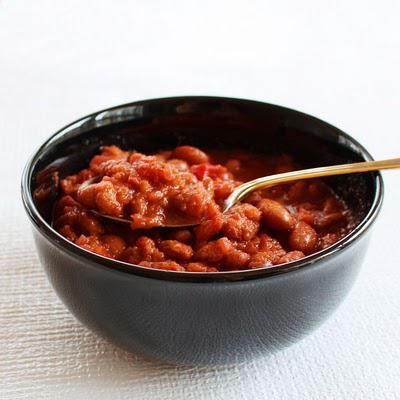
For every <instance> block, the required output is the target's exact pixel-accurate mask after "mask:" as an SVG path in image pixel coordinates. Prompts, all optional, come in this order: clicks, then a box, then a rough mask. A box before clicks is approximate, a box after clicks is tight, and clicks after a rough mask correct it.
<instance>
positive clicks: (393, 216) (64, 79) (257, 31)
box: [0, 0, 400, 400]
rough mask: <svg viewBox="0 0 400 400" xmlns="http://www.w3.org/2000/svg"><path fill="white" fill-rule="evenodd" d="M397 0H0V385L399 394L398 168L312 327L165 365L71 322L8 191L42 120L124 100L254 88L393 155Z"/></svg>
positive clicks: (46, 128) (91, 392)
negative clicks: (347, 279) (193, 364)
mask: <svg viewBox="0 0 400 400" xmlns="http://www.w3.org/2000/svg"><path fill="white" fill-rule="evenodd" d="M399 20H400V2H399V1H398V0H393V1H387V0H384V1H380V2H377V1H365V0H364V1H355V0H353V1H348V0H346V1H335V2H325V1H318V0H314V1H313V0H307V1H291V2H290V1H266V0H264V1H246V2H245V1H242V2H235V1H216V0H214V1H207V0H203V1H189V0H186V1H164V2H163V1H157V0H147V1H144V0H142V1H140V0H136V1H94V0H93V1H88V0H86V1H85V0H74V1H68V0H67V1H59V2H55V1H50V0H48V1H43V0H35V1H28V0H26V1H22V0H14V1H11V0H0V141H1V142H0V152H1V156H0V171H1V172H0V174H1V177H0V178H1V179H0V185H1V186H0V188H1V189H0V190H1V195H0V196H1V197H0V198H1V200H0V398H1V399H36V398H37V399H39V398H40V399H76V398H84V399H91V398H96V399H113V400H114V399H128V398H129V399H133V398H135V399H136V398H137V399H163V400H166V399H189V400H190V399H225V398H227V399H266V398H268V399H307V400H308V399H318V400H319V399H350V398H351V399H397V398H400V333H399V332H400V312H399V311H400V293H399V282H400V265H399V264H400V255H399V230H398V226H399V224H400V216H399V214H398V205H399V202H400V189H399V187H400V175H399V172H397V171H393V172H387V173H385V183H386V199H385V204H384V209H383V212H382V214H381V215H380V218H379V220H378V222H377V224H376V227H375V230H374V235H373V238H372V241H371V245H370V250H369V253H368V255H367V261H366V262H365V264H364V267H363V269H362V272H361V274H360V276H359V279H358V281H357V283H356V285H355V287H354V289H353V291H352V292H351V294H350V295H349V297H348V298H347V299H346V301H345V302H344V304H343V305H342V307H341V308H340V309H339V310H338V311H337V312H336V314H335V315H334V316H333V317H332V318H331V319H330V320H329V321H328V322H327V323H325V324H324V325H323V326H322V327H321V328H320V329H319V330H318V331H316V332H315V333H314V334H313V335H311V336H310V337H308V338H306V339H305V340H303V341H302V342H301V343H298V344H296V345H294V346H292V347H291V348H289V349H287V350H285V351H282V352H281V353H279V354H276V355H275V356H273V357H271V358H269V359H261V360H257V361H254V362H251V363H247V364H241V365H234V366H227V367H219V368H189V367H174V366H167V365H164V364H160V363H157V362H151V361H147V360H143V359H141V358H139V357H136V356H134V355H130V354H127V353H125V352H123V351H121V350H119V349H117V348H115V347H114V346H113V345H111V344H109V343H108V342H106V341H104V340H103V339H100V338H98V337H97V336H95V335H94V334H92V333H91V332H89V331H88V330H87V329H86V328H85V327H83V326H82V325H81V324H80V323H78V322H77V321H76V320H75V319H74V318H73V317H72V316H71V315H70V314H69V313H68V312H67V311H66V310H65V308H64V307H63V305H62V304H61V302H60V301H59V300H58V299H57V297H56V296H55V294H54V293H53V291H52V289H51V288H50V287H49V285H48V283H47V280H46V278H45V276H44V273H43V271H42V269H41V267H40V265H39V262H38V260H37V258H36V253H35V250H34V247H33V244H32V239H31V234H30V228H29V223H28V222H27V218H26V217H25V215H24V212H23V210H22V207H21V204H20V203H21V202H20V198H19V177H20V173H21V169H22V167H23V165H24V163H25V161H26V160H27V157H28V155H29V154H30V153H32V151H33V150H34V148H36V147H37V146H38V145H39V144H40V143H41V142H42V141H43V140H44V139H45V138H46V137H47V136H49V135H50V134H51V133H52V132H54V131H55V130H57V129H58V128H60V127H61V126H63V125H64V124H66V123H68V122H70V121H71V120H74V119H77V118H78V117H80V116H83V115H85V114H87V113H90V112H93V111H96V110H98V109H101V108H104V107H108V106H112V105H117V104H120V103H124V102H128V101H133V100H138V99H143V98H151V97H162V96H172V95H184V94H205V95H224V96H237V97H245V98H253V99H258V100H263V101H267V102H272V103H277V104H282V105H286V106H289V107H292V108H295V109H299V110H301V111H305V112H307V113H310V114H313V115H316V116H318V117H320V118H322V119H324V120H327V121H329V122H331V123H332V124H334V125H336V126H338V127H340V128H341V129H343V130H345V131H347V132H349V133H350V134H352V135H353V136H354V137H356V138H357V139H358V140H360V141H361V142H362V143H363V144H364V145H365V146H366V147H367V148H368V149H369V150H370V151H371V152H372V154H373V155H374V156H375V157H376V158H384V157H394V156H399V155H400V144H399V139H398V137H399V134H400V130H399V126H398V125H399V124H398V121H399V115H400V79H399V75H400V51H399V50H400V31H399V30H400V28H399Z"/></svg>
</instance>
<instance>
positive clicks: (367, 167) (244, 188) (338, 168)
mask: <svg viewBox="0 0 400 400" xmlns="http://www.w3.org/2000/svg"><path fill="white" fill-rule="evenodd" d="M392 168H400V158H392V159H389V160H380V161H364V162H359V163H350V164H339V165H330V166H327V167H318V168H310V169H303V170H300V171H292V172H285V173H283V174H276V175H269V176H264V177H262V178H257V179H254V180H252V181H249V182H246V183H243V184H242V185H240V186H238V187H237V188H236V189H235V190H234V191H233V192H232V193H231V194H230V196H229V197H228V198H227V199H226V200H225V204H224V211H226V210H228V209H229V208H231V207H232V206H233V205H234V204H235V203H237V202H238V201H239V200H241V199H242V198H243V197H245V196H246V195H247V194H249V193H250V192H252V191H254V190H257V189H265V188H267V187H269V186H274V185H279V184H282V183H287V182H293V181H297V180H299V179H311V178H320V177H323V176H332V175H344V174H353V173H356V172H368V171H377V170H381V169H392Z"/></svg>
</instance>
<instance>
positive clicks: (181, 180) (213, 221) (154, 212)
mask: <svg viewBox="0 0 400 400" xmlns="http://www.w3.org/2000/svg"><path fill="white" fill-rule="evenodd" d="M297 168H298V166H296V164H295V163H294V162H293V160H292V159H291V158H290V157H289V156H287V155H283V156H266V155H258V154H253V153H249V152H245V151H209V152H204V151H202V150H200V149H198V148H195V147H192V146H179V147H177V148H175V149H173V150H172V151H162V152H159V153H157V154H153V155H145V154H142V153H139V152H127V151H124V150H122V149H120V148H118V147H116V146H105V147H103V148H101V151H100V154H98V155H95V156H94V157H93V158H92V159H91V161H90V163H89V165H88V168H87V169H84V170H82V171H80V172H78V173H77V174H74V175H71V176H67V177H66V178H64V179H62V180H61V182H60V187H61V192H62V194H61V196H60V197H59V199H58V200H57V203H56V205H55V218H54V226H55V228H56V229H57V230H58V231H59V232H60V233H61V234H62V235H63V236H65V237H66V238H67V239H68V240H70V241H72V242H74V243H75V244H77V245H78V246H81V247H83V248H84V249H86V250H89V251H92V252H94V253H97V254H100V255H102V256H105V257H110V258H113V259H116V260H121V261H125V262H128V263H132V264H138V265H141V266H144V267H148V268H156V269H165V270H170V271H189V272H216V271H226V270H228V271H229V270H243V269H253V268H261V267H265V266H272V265H276V264H282V263H287V262H291V261H295V260H298V259H301V258H303V257H304V256H306V255H309V254H312V253H314V252H316V251H318V250H321V249H323V248H325V247H327V246H330V245H331V244H333V243H335V242H336V241H338V240H340V239H341V238H342V237H343V236H345V235H346V234H347V233H348V232H349V231H350V230H351V229H352V228H353V226H354V219H353V216H352V214H351V212H350V210H349V209H348V207H347V206H346V204H345V202H344V201H343V200H342V199H340V198H339V197H338V196H337V195H336V194H335V193H334V192H333V190H332V189H331V188H330V187H329V186H327V185H326V184H325V183H324V182H323V181H321V180H317V179H315V180H310V181H298V182H295V183H293V184H289V185H285V186H278V187H273V188H270V189H268V190H263V191H256V192H254V193H251V194H250V195H249V196H248V197H247V198H246V199H244V201H242V202H241V203H239V204H237V205H235V206H234V207H232V209H230V210H229V211H228V212H227V213H226V214H222V213H221V206H222V204H223V201H224V200H225V199H226V198H227V197H228V196H229V194H230V193H231V192H232V190H233V189H234V188H235V187H236V186H238V185H240V184H241V183H243V182H245V181H248V180H250V179H254V178H257V177H260V176H264V175H269V174H273V173H278V172H284V171H290V170H295V169H297ZM92 177H99V181H98V182H97V183H92V184H89V185H87V184H85V185H82V184H83V183H84V182H85V181H87V180H88V179H90V178H92ZM92 209H93V210H98V211H99V212H100V213H103V214H107V215H112V216H118V217H124V218H129V219H130V220H131V221H132V222H131V226H130V227H129V228H128V227H126V226H123V225H120V224H117V223H114V222H110V221H107V220H105V219H101V218H99V217H97V216H95V215H94V214H93V213H91V212H90V210H92ZM171 218H177V219H180V220H193V219H197V220H199V221H201V223H200V224H199V225H198V226H196V227H193V228H189V229H162V228H161V227H162V225H163V224H164V223H165V221H166V220H167V219H168V220H170V219H171Z"/></svg>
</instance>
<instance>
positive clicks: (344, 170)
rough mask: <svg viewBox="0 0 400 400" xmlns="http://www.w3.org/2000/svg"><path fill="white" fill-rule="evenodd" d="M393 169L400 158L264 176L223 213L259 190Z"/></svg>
mask: <svg viewBox="0 0 400 400" xmlns="http://www.w3.org/2000/svg"><path fill="white" fill-rule="evenodd" d="M392 168H400V158H393V159H390V160H381V161H365V162H359V163H350V164H340V165H330V166H328V167H318V168H309V169H302V170H299V171H292V172H285V173H283V174H276V175H269V176H264V177H262V178H257V179H253V180H252V181H248V182H246V183H243V184H242V185H240V186H238V187H237V188H235V190H234V191H233V192H232V193H231V194H230V195H229V197H228V198H227V199H226V200H225V202H224V204H223V207H222V212H223V213H225V212H226V211H228V210H229V209H230V208H231V207H232V206H233V205H235V204H236V203H237V202H238V201H240V200H241V199H243V198H244V197H245V196H246V195H248V194H249V193H250V192H252V191H254V190H257V189H265V188H267V187H271V186H275V185H280V184H282V183H288V182H293V181H297V180H302V179H311V178H321V177H323V176H332V175H345V174H354V173H357V172H368V171H377V170H382V169H392ZM97 179H98V178H97ZM95 180H96V178H92V179H90V180H88V181H86V182H85V183H84V185H86V184H90V183H93V182H94V181H95ZM91 212H92V213H93V214H95V215H97V216H99V217H102V218H106V219H109V220H112V221H116V222H120V223H121V222H122V223H126V224H130V223H131V221H130V220H129V219H125V218H119V217H113V216H110V215H105V214H101V213H99V212H98V211H96V210H91ZM198 224H199V222H198V221H196V222H193V221H191V222H188V221H186V222H185V223H183V222H182V223H181V221H179V222H176V221H174V223H170V221H168V223H167V224H166V225H163V226H162V227H163V228H188V227H191V226H195V225H198Z"/></svg>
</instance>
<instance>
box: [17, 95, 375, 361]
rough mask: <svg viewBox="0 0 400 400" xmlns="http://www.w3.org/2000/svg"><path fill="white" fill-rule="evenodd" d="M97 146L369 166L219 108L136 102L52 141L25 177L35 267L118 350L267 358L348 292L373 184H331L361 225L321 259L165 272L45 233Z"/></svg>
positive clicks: (305, 133)
mask: <svg viewBox="0 0 400 400" xmlns="http://www.w3.org/2000/svg"><path fill="white" fill-rule="evenodd" d="M104 144H117V145H119V146H121V147H123V148H125V149H137V150H140V151H143V152H151V151H154V150H159V149H163V148H172V147H174V146H176V145H179V144H192V145H195V146H200V147H203V148H223V149H229V148H245V149H248V150H251V151H255V152H265V153H280V152H285V153H292V154H293V155H294V157H295V159H296V160H297V161H299V162H300V163H302V164H303V165H305V166H310V167H311V166H320V165H329V164H336V163H345V162H353V161H363V160H370V159H371V156H370V155H369V153H368V152H367V151H366V150H365V149H364V148H363V147H362V146H361V145H360V144H359V143H358V142H357V141H355V140H354V139H353V138H351V137H350V136H348V135H347V134H345V133H343V132H342V131H340V130H338V129H336V128H334V127H333V126H331V125H329V124H327V123H325V122H323V121H320V120H318V119H316V118H313V117H311V116H309V115H306V114H302V113H299V112H297V111H293V110H290V109H287V108H283V107H279V106H275V105H270V104H265V103H260V102H254V101H248V100H240V99H230V98H219V97H177V98H165V99H155V100H146V101H138V102H135V103H131V104H126V105H122V106H118V107H114V108H110V109H108V110H104V111H100V112H98V113H95V114H92V115H89V116H87V117H85V118H82V119H80V120H78V121H76V122H74V123H72V124H71V125H68V126H67V127H65V128H63V129H62V130H60V131H59V132H57V133H56V134H54V135H53V136H52V137H51V138H50V139H48V140H47V141H46V142H45V143H44V144H43V145H42V146H41V147H40V148H39V150H38V151H37V152H36V153H35V154H34V155H33V157H32V158H31V159H30V160H29V162H28V164H27V166H26V168H25V171H24V173H23V177H22V197H23V202H24V206H25V209H26V211H27V213H28V215H29V218H30V220H31V221H32V224H33V227H34V229H33V232H34V238H35V242H36V246H37V249H38V252H39V257H40V260H41V262H42V264H43V266H44V268H45V270H46V272H47V274H48V276H49V279H50V281H51V283H52V285H53V287H54V288H55V290H56V292H57V293H58V295H59V296H60V298H61V299H62V301H63V302H64V303H65V304H66V306H67V307H68V308H69V309H70V310H71V312H72V313H73V314H74V315H75V316H76V317H77V318H78V319H79V320H80V321H82V322H83V323H84V324H86V325H87V326H89V327H90V328H91V329H93V330H94V331H96V332H98V333H99V334H101V335H103V336H105V337H107V338H109V339H110V340H111V341H113V342H114V343H116V344H117V345H119V346H121V347H123V348H125V349H128V350H130V351H132V352H138V353H142V354H145V355H147V356H150V357H155V358H158V359H163V360H166V361H169V362H173V363H184V364H192V365H195V364H203V365H204V364H222V363H232V362H236V361H240V360H245V359H248V358H251V357H254V356H258V355H265V354H269V353H271V352H274V351H276V350H278V349H281V348H282V347H285V346H287V345H289V344H291V343H293V342H296V341H298V340H299V339H300V338H302V337H303V336H305V335H306V334H308V333H309V332H311V331H313V330H314V329H315V328H316V327H317V326H318V325H319V324H320V323H321V322H322V321H324V320H325V319H326V318H327V317H328V316H329V315H330V314H331V313H332V312H333V310H334V309H335V308H336V307H337V306H338V304H339V303H340V302H341V301H342V300H343V298H344V296H345V295H346V294H347V293H348V291H349V289H350V288H351V286H352V285H353V282H354V280H355V277H356V275H357V272H358V270H359V267H360V265H361V262H362V260H363V257H364V254H365V251H366V247H367V243H368V237H369V233H370V229H369V228H370V227H371V225H372V223H373V222H374V220H375V218H376V216H377V215H378V212H379V209H380V206H381V203H382V198H383V184H382V178H381V175H380V174H379V173H368V174H358V175H347V176H341V177H334V178H331V179H329V184H330V185H332V186H333V187H334V188H335V190H336V191H337V192H338V193H339V194H340V195H341V196H343V197H344V198H345V199H346V201H347V203H348V204H349V206H350V207H351V208H352V209H353V211H354V213H355V214H356V216H357V219H358V225H357V227H356V229H355V230H354V231H352V232H351V233H350V234H349V235H348V236H346V237H345V238H343V239H342V240H340V241H339V242H337V243H335V244H334V245H333V246H331V247H329V248H327V249H325V250H323V251H320V252H318V253H316V254H313V255H311V256H308V257H306V258H304V259H302V260H299V261H296V262H292V263H288V264H284V265H280V266H274V267H272V268H271V267H269V268H261V269H257V270H249V271H236V272H217V273H190V272H171V271H160V270H154V269H149V268H145V267H140V266H133V265H130V264H126V263H123V262H119V261H114V260H110V259H107V258H104V257H102V256H99V255H96V254H93V253H90V252H88V251H86V250H83V249H82V248H80V247H77V246H76V245H74V244H73V243H70V242H69V241H67V240H66V239H65V238H63V237H62V236H60V235H59V234H58V233H57V232H56V231H55V230H54V229H52V227H51V209H52V202H53V201H54V197H55V196H56V195H57V190H56V188H57V182H58V180H59V179H60V178H62V177H63V176H65V175H67V174H71V173H74V172H76V171H78V170H80V169H82V168H83V167H84V166H85V165H86V164H87V162H88V160H89V159H90V158H91V157H92V156H93V155H94V154H95V153H96V152H97V151H98V148H99V146H101V145H104ZM38 185H42V187H44V188H45V189H46V188H47V192H46V193H47V198H46V197H45V200H42V201H38V200H36V201H35V199H34V196H33V191H34V189H35V188H36V187H37V186H38ZM327 345H329V344H328V343H327Z"/></svg>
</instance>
